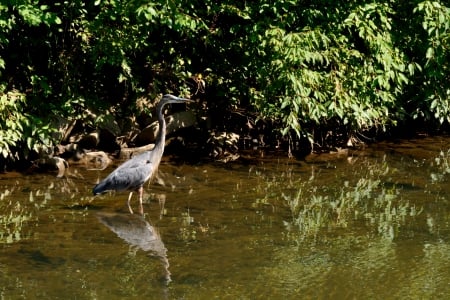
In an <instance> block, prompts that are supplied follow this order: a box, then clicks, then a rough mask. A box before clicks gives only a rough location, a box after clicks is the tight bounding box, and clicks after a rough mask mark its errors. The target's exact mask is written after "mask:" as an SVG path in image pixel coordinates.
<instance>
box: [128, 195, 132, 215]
mask: <svg viewBox="0 0 450 300" xmlns="http://www.w3.org/2000/svg"><path fill="white" fill-rule="evenodd" d="M132 195H133V192H130V196H128V201H127V204H128V209H129V210H130V213H133V210H132V209H131V205H130V200H131V196H132Z"/></svg>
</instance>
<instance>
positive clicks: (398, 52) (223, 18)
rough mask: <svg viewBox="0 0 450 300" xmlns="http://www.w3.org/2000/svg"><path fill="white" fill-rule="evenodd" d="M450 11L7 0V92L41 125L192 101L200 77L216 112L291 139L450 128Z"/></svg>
mask: <svg viewBox="0 0 450 300" xmlns="http://www.w3.org/2000/svg"><path fill="white" fill-rule="evenodd" d="M449 10H450V8H449V7H448V4H446V3H444V2H443V1H423V2H404V1H403V2H398V1H364V0H360V1H331V0H320V1H303V2H302V3H298V1H292V0H282V1H276V2H275V3H274V2H273V1H267V0H264V1H259V2H257V3H256V2H255V3H254V2H242V1H234V2H233V1H231V2H227V3H217V2H215V1H206V2H205V1H202V2H198V1H186V0H170V1H161V0H158V1H153V2H146V1H123V0H115V1H112V0H97V1H82V0H75V1H53V2H48V1H41V0H23V1H17V2H14V1H9V2H8V1H7V2H4V3H2V4H0V45H1V46H0V74H1V77H0V85H1V86H2V87H3V90H4V94H5V95H7V94H8V93H9V92H13V93H14V91H19V93H21V94H23V95H24V97H25V98H24V99H26V103H24V104H23V105H22V109H23V110H22V112H23V114H24V115H27V116H29V117H31V116H33V117H34V118H36V119H38V120H42V122H43V124H46V123H49V120H51V119H52V116H54V115H57V116H58V117H63V118H68V119H83V120H84V118H85V117H86V116H87V115H93V116H94V118H93V119H92V120H93V121H92V122H91V123H90V126H96V124H97V123H96V122H98V121H101V120H102V119H104V117H105V116H110V115H115V116H116V118H117V119H121V118H123V116H133V115H135V114H137V113H139V111H140V110H139V109H138V108H137V106H136V101H135V100H136V99H137V98H139V97H142V96H148V95H150V98H156V95H157V94H159V93H162V92H163V93H167V92H170V93H178V94H188V93H189V91H190V90H189V88H190V86H189V84H188V82H187V79H188V78H190V77H192V76H202V80H204V81H205V82H206V85H207V87H208V89H207V94H206V95H205V98H207V104H208V108H210V109H215V110H217V111H219V112H223V110H240V111H246V113H247V114H252V115H256V117H257V119H267V120H272V121H273V122H272V124H274V125H275V126H278V128H275V129H278V130H279V131H280V132H282V133H283V134H291V133H296V134H297V135H303V134H306V135H309V136H311V133H312V131H313V128H320V129H321V130H323V131H325V132H330V134H332V135H333V134H334V135H336V134H339V132H341V133H342V132H344V134H350V133H351V132H354V131H364V130H372V129H380V130H387V128H389V127H391V126H395V125H396V124H397V123H398V122H402V123H403V122H405V121H410V120H411V119H416V120H418V121H426V122H430V123H433V122H436V123H437V124H444V123H448V122H449V121H450V117H449V116H450V112H449V107H450V90H449V89H448V87H447V86H448V82H449V79H450V75H449V69H450V68H449V61H450V57H449V53H450V52H449V51H448V49H449V43H450V42H449V41H450V38H449V32H450V12H449ZM411 16H414V17H411ZM191 92H192V91H191ZM43 102H45V103H46V104H48V105H40V104H41V103H43ZM4 126H6V125H4ZM8 126H12V125H8ZM15 126H19V125H15ZM20 126H28V125H27V124H26V122H25V123H21V125H20ZM226 126H228V125H226ZM11 128H12V127H11ZM23 130H24V131H27V130H28V129H27V130H26V129H25V128H23ZM28 131H29V130H28ZM43 132H44V133H45V132H48V131H47V130H43ZM19 139H20V138H19ZM45 139H46V138H45V137H43V138H42V139H40V140H45ZM3 140H7V141H8V142H4V143H5V144H6V143H7V144H8V145H13V144H15V143H16V142H17V141H18V139H17V137H14V136H13V135H5V136H4V137H3ZM22 142H23V141H22ZM4 149H6V148H4ZM5 151H8V150H5Z"/></svg>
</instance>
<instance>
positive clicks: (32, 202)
mask: <svg viewBox="0 0 450 300" xmlns="http://www.w3.org/2000/svg"><path fill="white" fill-rule="evenodd" d="M20 187H21V183H19V182H16V185H13V186H11V185H9V186H6V187H3V188H2V190H1V192H0V243H2V244H4V243H7V244H10V243H14V242H17V241H20V240H22V239H27V238H29V237H30V236H31V235H32V232H31V227H30V226H28V227H27V224H28V223H30V222H36V221H37V220H38V217H37V211H38V210H39V209H40V208H42V207H45V206H46V205H47V203H48V201H49V200H50V199H51V192H52V189H54V187H55V185H54V183H53V182H52V183H51V184H50V185H49V186H47V188H46V190H44V191H42V190H30V191H29V196H28V197H27V196H21V195H20V196H18V195H17V194H19V193H21V192H23V191H24V190H27V189H22V188H20ZM26 228H28V229H29V230H28V231H27V229H26Z"/></svg>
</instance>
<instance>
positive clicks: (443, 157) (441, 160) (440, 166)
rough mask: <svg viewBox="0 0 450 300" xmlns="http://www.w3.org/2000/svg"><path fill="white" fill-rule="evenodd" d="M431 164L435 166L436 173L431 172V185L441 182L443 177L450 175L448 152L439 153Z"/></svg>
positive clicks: (449, 152)
mask: <svg viewBox="0 0 450 300" xmlns="http://www.w3.org/2000/svg"><path fill="white" fill-rule="evenodd" d="M433 163H434V164H435V165H436V167H437V171H436V172H431V180H432V182H433V183H436V182H441V181H443V180H444V178H445V175H448V174H450V150H448V151H447V152H444V151H441V152H440V153H439V155H438V156H437V157H436V158H435V159H434V162H433Z"/></svg>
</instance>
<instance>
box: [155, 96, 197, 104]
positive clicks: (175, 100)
mask: <svg viewBox="0 0 450 300" xmlns="http://www.w3.org/2000/svg"><path fill="white" fill-rule="evenodd" d="M185 102H194V101H193V100H190V99H186V98H180V97H175V96H174V95H170V94H167V95H164V96H163V97H162V99H161V101H160V103H161V104H169V103H185Z"/></svg>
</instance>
